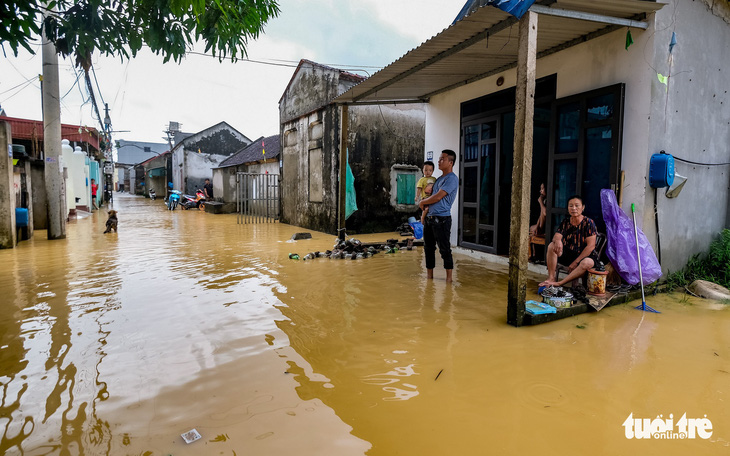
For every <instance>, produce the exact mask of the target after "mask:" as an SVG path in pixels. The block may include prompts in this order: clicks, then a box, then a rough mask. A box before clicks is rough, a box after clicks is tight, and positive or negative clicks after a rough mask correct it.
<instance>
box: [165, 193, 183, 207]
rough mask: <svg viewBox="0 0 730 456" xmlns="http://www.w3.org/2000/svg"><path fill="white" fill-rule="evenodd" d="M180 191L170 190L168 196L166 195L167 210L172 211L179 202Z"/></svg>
mask: <svg viewBox="0 0 730 456" xmlns="http://www.w3.org/2000/svg"><path fill="white" fill-rule="evenodd" d="M181 195H182V193H180V192H179V191H177V190H173V191H171V192H170V196H168V197H167V210H169V211H174V210H175V208H176V207H177V205H178V204H180V197H181Z"/></svg>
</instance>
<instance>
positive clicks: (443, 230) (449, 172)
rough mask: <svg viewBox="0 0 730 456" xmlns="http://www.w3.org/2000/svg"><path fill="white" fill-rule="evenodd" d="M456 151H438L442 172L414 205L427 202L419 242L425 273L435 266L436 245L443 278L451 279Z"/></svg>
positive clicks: (457, 185) (456, 178) (457, 186)
mask: <svg viewBox="0 0 730 456" xmlns="http://www.w3.org/2000/svg"><path fill="white" fill-rule="evenodd" d="M455 162H456V153H455V152H454V151H453V150H449V149H446V150H444V151H442V152H441V157H440V158H439V162H438V163H439V169H440V170H441V172H442V174H441V177H439V178H438V179H436V183H435V184H434V185H433V193H432V194H431V196H429V197H428V198H425V199H422V200H421V202H420V203H418V206H419V207H420V208H421V209H423V208H424V207H426V206H428V207H429V208H428V216H426V224H425V226H424V227H423V243H424V250H425V252H426V274H427V277H428V278H429V279H433V268H434V267H435V266H436V246H437V245H438V248H439V253H440V254H441V258H442V259H443V260H444V269H446V281H447V282H451V280H452V277H451V273H452V272H453V270H454V259H453V258H452V257H451V205H452V204H454V200H455V199H456V192H457V191H458V190H459V178H458V177H456V174H454V163H455Z"/></svg>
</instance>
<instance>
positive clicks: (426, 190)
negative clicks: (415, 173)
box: [415, 161, 436, 223]
mask: <svg viewBox="0 0 730 456" xmlns="http://www.w3.org/2000/svg"><path fill="white" fill-rule="evenodd" d="M435 168H436V166H435V165H434V164H433V162H432V161H427V162H425V163H424V164H423V177H422V178H420V179H418V182H416V198H415V199H416V204H418V203H420V202H421V200H422V199H425V198H428V197H429V196H431V192H432V190H433V184H434V183H435V182H436V178H435V177H433V170H434V169H435ZM426 212H427V209H426V210H424V211H423V214H422V215H421V223H423V222H424V221H425V220H426V218H425V217H426Z"/></svg>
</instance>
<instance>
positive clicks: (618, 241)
mask: <svg viewBox="0 0 730 456" xmlns="http://www.w3.org/2000/svg"><path fill="white" fill-rule="evenodd" d="M601 208H602V211H603V220H604V221H605V222H606V237H607V240H608V244H607V245H606V255H607V256H608V259H609V260H611V264H612V265H613V267H614V268H615V269H616V271H617V272H618V273H619V275H620V276H621V278H622V279H624V281H626V282H627V283H629V284H631V285H636V284H637V283H639V262H638V261H637V258H636V235H635V233H634V221H633V219H632V218H631V217H629V216H628V215H626V213H625V212H624V211H623V210H621V208H620V207H619V205H618V203H617V202H616V195H615V194H614V193H613V191H611V190H608V189H604V190H601ZM637 230H638V232H639V251H640V252H641V273H642V275H643V278H644V283H645V284H647V283H652V282H654V281H655V280H657V279H658V278H659V277H661V276H662V267H661V265H660V264H659V261H658V260H657V258H656V254H655V253H654V250H653V249H652V247H651V244H649V241H648V240H647V239H646V236H645V235H644V233H643V232H642V231H641V230H640V229H638V227H637Z"/></svg>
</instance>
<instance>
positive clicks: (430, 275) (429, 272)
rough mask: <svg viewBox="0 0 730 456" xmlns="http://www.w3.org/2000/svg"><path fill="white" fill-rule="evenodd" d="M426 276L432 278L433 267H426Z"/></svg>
mask: <svg viewBox="0 0 730 456" xmlns="http://www.w3.org/2000/svg"><path fill="white" fill-rule="evenodd" d="M426 278H427V279H432V280H433V269H426Z"/></svg>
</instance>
